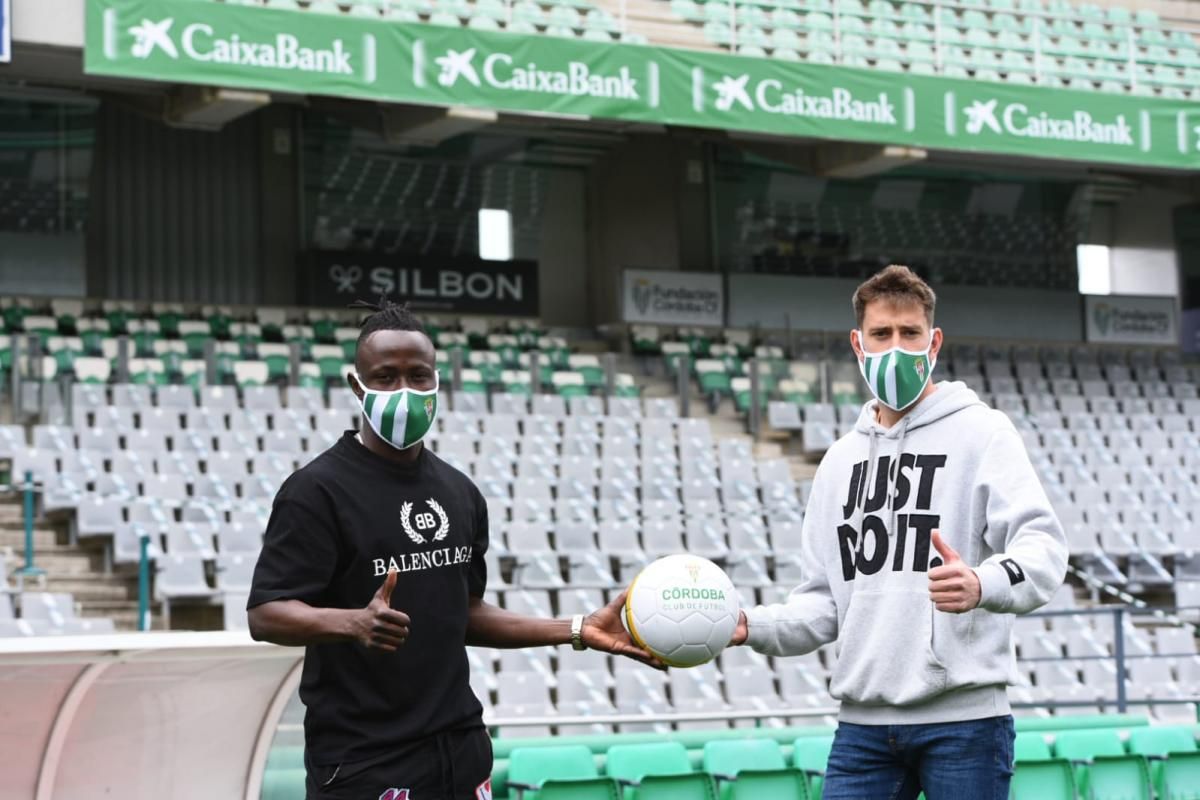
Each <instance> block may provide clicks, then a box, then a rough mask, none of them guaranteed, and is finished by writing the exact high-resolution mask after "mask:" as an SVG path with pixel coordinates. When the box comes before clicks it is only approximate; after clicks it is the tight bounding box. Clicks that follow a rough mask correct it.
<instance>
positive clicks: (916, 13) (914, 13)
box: [900, 3, 932, 24]
mask: <svg viewBox="0 0 1200 800" xmlns="http://www.w3.org/2000/svg"><path fill="white" fill-rule="evenodd" d="M900 16H902V17H904V18H905V19H909V20H912V21H914V22H921V23H926V24H927V23H930V22H932V19H931V17H930V16H929V10H928V9H927V8H925V6H922V5H917V4H916V3H905V4H904V5H902V6H900Z"/></svg>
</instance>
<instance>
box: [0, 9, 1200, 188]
mask: <svg viewBox="0 0 1200 800" xmlns="http://www.w3.org/2000/svg"><path fill="white" fill-rule="evenodd" d="M0 1H2V0H0ZM85 42H86V44H85V48H84V65H85V69H86V71H87V72H89V73H92V74H102V75H109V76H122V77H129V78H137V79H141V80H160V81H166V82H173V83H201V84H208V85H218V86H233V87H241V88H250V89H261V90H266V91H271V90H277V91H284V92H289V93H302V94H319V95H335V96H341V97H357V98H363V99H371V100H382V101H392V102H404V103H416V104H424V105H433V106H451V105H471V106H478V107H483V108H489V109H494V110H498V111H514V112H521V111H536V112H543V113H544V112H551V113H561V114H571V115H578V116H589V117H601V118H612V119H623V120H630V121H649V122H656V123H661V124H671V125H688V126H694V127H707V128H724V129H734V130H744V131H753V132H759V133H773V134H779V135H783V136H796V137H809V138H819V139H832V140H850V141H863V142H874V143H879V144H895V145H905V146H914V147H924V148H932V149H945V150H971V151H979V152H988V153H1001V154H1010V155H1020V156H1026V157H1043V158H1055V159H1074V160H1084V161H1092V162H1110V163H1125V164H1140V165H1156V166H1162V167H1175V168H1181V169H1195V168H1197V167H1200V105H1197V104H1195V103H1191V102H1188V101H1182V100H1166V99H1159V98H1153V97H1138V96H1134V95H1118V94H1111V93H1104V92H1086V91H1075V90H1066V89H1049V88H1044V87H1037V86H1018V85H1009V84H1003V83H995V82H990V81H972V80H959V79H952V78H939V77H928V76H918V75H911V74H904V73H894V72H886V71H882V70H869V69H851V68H845V67H833V66H826V65H821V64H806V63H796V62H788V61H782V60H773V59H769V58H752V57H746V56H736V55H728V54H722V53H707V52H699V51H688V50H676V49H668V48H659V47H646V46H638V45H624V44H604V43H596V42H586V41H582V40H575V39H560V38H555V37H551V36H525V35H520V34H510V33H496V32H487V31H474V30H469V29H466V28H451V27H442V26H436V25H423V24H414V23H403V22H390V21H384V20H368V19H363V18H360V17H351V16H348V15H347V16H339V15H328V14H312V13H306V12H301V11H291V10H282V9H269V8H259V7H251V6H240V5H234V4H231V3H196V2H187V1H186V0H183V1H181V0H88V5H87V31H86V38H85Z"/></svg>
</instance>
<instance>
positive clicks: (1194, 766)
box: [1158, 753, 1200, 800]
mask: <svg viewBox="0 0 1200 800" xmlns="http://www.w3.org/2000/svg"><path fill="white" fill-rule="evenodd" d="M1161 780H1162V789H1161V790H1160V791H1159V794H1158V796H1159V798H1161V800H1200V753H1176V754H1174V755H1172V756H1169V757H1168V758H1167V760H1166V761H1165V762H1163V765H1162V778H1161Z"/></svg>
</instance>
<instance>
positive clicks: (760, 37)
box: [738, 27, 771, 52]
mask: <svg viewBox="0 0 1200 800" xmlns="http://www.w3.org/2000/svg"><path fill="white" fill-rule="evenodd" d="M738 44H739V47H738V51H739V52H744V50H745V48H748V47H753V48H756V49H758V50H762V49H763V48H765V47H770V46H771V37H769V36H767V34H766V32H765V31H764V30H763V29H762V28H753V27H743V28H741V29H740V30H739V31H738Z"/></svg>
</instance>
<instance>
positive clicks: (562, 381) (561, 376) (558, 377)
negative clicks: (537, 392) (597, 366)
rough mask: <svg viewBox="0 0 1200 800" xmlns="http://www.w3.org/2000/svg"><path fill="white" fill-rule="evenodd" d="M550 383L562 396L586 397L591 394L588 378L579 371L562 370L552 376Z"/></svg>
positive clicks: (556, 392)
mask: <svg viewBox="0 0 1200 800" xmlns="http://www.w3.org/2000/svg"><path fill="white" fill-rule="evenodd" d="M549 383H550V385H552V386H553V387H554V392H555V394H557V395H559V396H560V397H585V396H587V395H589V394H591V390H590V389H589V388H588V385H587V379H586V378H585V377H584V376H583V374H582V373H579V372H570V371H561V372H554V373H552V374H551V376H550V381H549Z"/></svg>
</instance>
